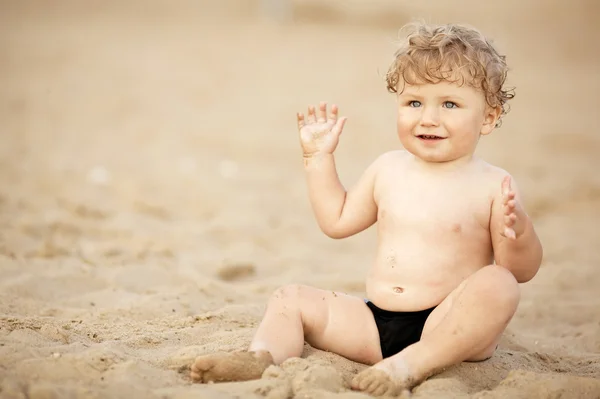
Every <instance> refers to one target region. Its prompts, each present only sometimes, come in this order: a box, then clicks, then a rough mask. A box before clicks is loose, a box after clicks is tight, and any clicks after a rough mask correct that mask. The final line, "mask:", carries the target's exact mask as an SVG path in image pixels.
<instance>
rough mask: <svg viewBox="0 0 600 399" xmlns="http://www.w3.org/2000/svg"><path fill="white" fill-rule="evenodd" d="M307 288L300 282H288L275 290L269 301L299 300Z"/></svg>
mask: <svg viewBox="0 0 600 399" xmlns="http://www.w3.org/2000/svg"><path fill="white" fill-rule="evenodd" d="M305 288H306V287H304V286H303V285H300V284H286V285H284V286H281V287H279V288H277V289H276V290H275V292H273V294H272V295H271V299H270V300H269V302H297V301H298V299H300V297H301V296H302V293H303V291H304V290H305Z"/></svg>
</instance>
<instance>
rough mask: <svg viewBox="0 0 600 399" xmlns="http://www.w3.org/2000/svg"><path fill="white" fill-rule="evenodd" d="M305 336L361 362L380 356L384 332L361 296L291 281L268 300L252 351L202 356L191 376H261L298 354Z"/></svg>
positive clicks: (233, 378)
mask: <svg viewBox="0 0 600 399" xmlns="http://www.w3.org/2000/svg"><path fill="white" fill-rule="evenodd" d="M358 326H360V328H358ZM305 341H306V342H308V343H309V344H310V345H311V346H313V347H315V348H317V349H322V350H327V351H330V352H334V353H337V354H339V355H341V356H344V357H346V358H348V359H351V360H354V361H357V362H361V363H365V364H375V363H377V362H378V361H380V360H381V349H380V346H379V332H378V331H377V326H376V325H375V320H374V319H373V314H372V313H371V310H370V309H369V308H368V307H367V305H366V304H365V303H364V301H363V300H362V299H361V298H357V297H353V296H350V295H345V294H342V293H336V292H332V291H324V290H320V289H317V288H312V287H307V286H302V285H288V286H285V287H282V288H280V289H278V290H277V291H276V292H275V293H274V294H273V296H272V297H271V299H270V300H269V302H268V304H267V310H266V312H265V315H264V317H263V319H262V321H261V323H260V325H259V327H258V329H257V331H256V334H255V336H254V339H253V340H252V343H251V344H250V348H249V351H248V352H238V353H231V354H222V353H221V354H212V355H206V356H200V357H198V358H197V359H196V361H195V363H194V364H193V365H192V372H191V377H192V379H193V380H196V381H202V382H207V381H239V380H247V379H255V378H260V376H261V375H262V372H263V371H264V370H265V369H266V368H267V367H268V366H269V365H271V364H279V363H281V362H283V361H284V360H286V359H288V358H290V357H299V356H300V355H301V354H302V350H303V348H304V342H305Z"/></svg>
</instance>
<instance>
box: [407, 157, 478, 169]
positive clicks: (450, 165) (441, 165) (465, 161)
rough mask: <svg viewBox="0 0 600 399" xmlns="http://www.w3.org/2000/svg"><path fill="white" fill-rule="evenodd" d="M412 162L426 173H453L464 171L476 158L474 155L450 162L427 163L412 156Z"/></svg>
mask: <svg viewBox="0 0 600 399" xmlns="http://www.w3.org/2000/svg"><path fill="white" fill-rule="evenodd" d="M413 161H414V164H415V166H416V167H418V168H419V169H421V170H423V171H425V172H428V173H454V172H460V171H462V170H465V169H466V168H468V167H469V166H470V165H472V164H473V163H475V162H477V161H478V158H477V157H475V155H474V154H468V155H465V156H464V157H461V158H458V159H454V160H451V161H445V162H429V161H425V160H423V159H421V158H419V157H417V156H415V155H413Z"/></svg>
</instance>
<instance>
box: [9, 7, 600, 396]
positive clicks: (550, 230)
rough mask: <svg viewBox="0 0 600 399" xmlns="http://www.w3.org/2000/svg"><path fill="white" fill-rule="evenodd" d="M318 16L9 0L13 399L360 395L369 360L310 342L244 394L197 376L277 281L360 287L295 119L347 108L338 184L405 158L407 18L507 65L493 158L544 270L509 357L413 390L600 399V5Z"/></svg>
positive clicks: (507, 341) (368, 235)
mask: <svg viewBox="0 0 600 399" xmlns="http://www.w3.org/2000/svg"><path fill="white" fill-rule="evenodd" d="M83 3H85V5H84V4H83ZM318 3H319V2H318V1H316V0H310V1H308V0H304V1H302V0H297V1H295V2H294V15H293V20H292V21H289V20H288V21H283V22H276V21H274V20H272V19H271V20H269V19H268V18H267V19H265V18H264V17H261V16H260V15H259V13H258V11H257V10H258V5H257V3H256V1H241V0H240V1H239V2H235V1H232V0H227V1H223V2H209V1H195V2H194V1H191V0H190V1H176V2H158V1H154V2H141V1H140V2H137V1H130V2H117V1H88V2H76V1H72V2H66V1H63V0H60V1H52V2H50V1H28V2H25V1H21V2H19V1H7V0H2V1H0V135H1V136H0V397H2V398H31V399H33V398H79V397H82V398H88V397H89V398H106V397H110V398H133V397H136V398H137V397H140V398H141V397H144V398H188V397H189V398H191V397H194V398H233V397H243V398H252V397H269V398H276V399H278V398H291V397H297V398H300V397H306V398H324V397H327V398H330V397H339V398H360V397H366V395H362V394H358V393H354V392H351V391H349V390H348V381H349V379H350V378H351V377H352V375H353V374H354V373H356V372H357V371H359V370H361V369H362V367H364V366H362V365H359V364H356V363H353V362H350V361H348V360H346V359H343V358H340V357H339V356H336V355H333V354H330V353H323V352H320V351H317V350H313V349H311V348H309V347H307V348H306V353H305V355H304V357H303V358H302V359H292V360H290V361H288V362H286V363H285V364H284V365H282V367H281V368H278V369H274V370H271V372H270V373H269V374H268V375H265V376H264V378H263V379H262V380H259V381H252V382H246V383H232V384H214V385H193V384H191V383H190V381H189V379H188V372H189V364H190V362H191V361H192V359H194V357H195V356H197V355H200V354H204V353H209V352H213V351H233V350H240V349H245V348H246V347H247V345H248V344H249V342H250V340H251V337H252V334H253V330H254V328H255V327H256V326H257V324H258V322H259V320H260V318H261V315H262V312H263V309H264V304H265V302H266V300H267V298H268V297H269V295H270V294H271V292H272V291H273V290H274V289H276V288H277V287H278V286H281V285H283V284H286V283H292V282H293V283H305V284H310V285H314V286H318V287H321V288H327V289H331V290H340V291H344V292H348V293H352V294H356V295H363V289H364V285H363V279H364V276H365V273H366V270H367V267H368V265H369V263H370V262H371V260H372V258H373V254H374V244H375V235H374V232H373V230H369V231H367V232H365V233H362V234H360V235H358V236H356V237H352V238H349V239H346V240H341V241H335V240H331V239H328V238H327V237H325V236H324V235H323V234H322V233H321V232H320V231H319V230H318V228H317V226H316V223H315V221H314V218H313V217H312V213H311V210H310V207H309V203H308V199H307V194H306V187H305V183H304V180H303V170H302V162H301V158H300V150H299V146H298V141H297V136H296V130H295V112H296V111H298V110H302V109H304V108H305V107H306V105H308V104H309V103H316V102H317V101H319V100H322V99H323V100H327V101H331V102H337V103H338V104H340V107H341V112H342V113H343V114H345V115H348V116H349V121H348V124H347V128H346V130H345V132H344V136H343V140H342V142H341V145H340V147H339V149H338V152H337V154H338V167H339V172H340V175H341V178H342V180H343V181H344V183H345V184H348V185H349V184H351V183H352V182H353V181H354V180H355V179H356V178H357V177H358V175H359V174H360V173H361V171H362V170H363V169H364V168H365V167H366V166H367V165H368V164H369V163H370V162H371V161H372V160H373V159H374V158H375V157H376V156H377V155H378V154H379V153H381V152H383V151H387V150H389V149H391V148H397V147H399V144H398V142H397V139H396V137H395V132H394V123H395V121H394V101H393V98H392V97H391V95H390V94H388V93H387V92H386V90H385V85H384V83H383V74H384V72H385V69H386V67H387V63H388V61H390V59H391V55H392V51H393V40H394V39H395V38H396V35H397V29H398V28H399V27H400V26H401V25H402V24H404V23H405V22H407V21H408V20H409V19H411V18H414V17H422V18H425V19H426V20H430V21H436V22H446V21H455V22H466V23H471V24H474V25H477V26H478V27H480V28H481V29H483V30H484V31H485V32H486V33H487V34H489V35H490V36H492V37H493V38H494V40H495V42H496V43H497V45H498V46H499V47H500V49H501V50H502V51H503V52H504V53H506V54H507V56H508V61H509V63H510V64H511V66H512V74H511V76H510V84H511V85H514V86H516V88H517V91H516V92H517V97H516V98H515V100H514V101H513V104H512V111H511V112H510V113H509V115H508V116H507V117H506V118H505V121H504V125H503V126H502V128H501V129H499V130H497V131H496V132H495V133H494V134H493V135H492V136H489V137H486V138H485V139H484V140H483V141H482V143H481V146H480V148H479V154H480V155H481V156H483V157H484V158H486V159H487V160H488V161H490V162H492V163H496V164H498V165H499V166H501V167H504V168H506V169H508V170H509V171H510V172H511V173H512V174H513V175H514V176H515V178H516V180H517V182H518V183H519V185H520V187H521V189H522V191H523V192H524V195H525V202H526V205H527V207H528V210H529V211H530V213H531V215H532V216H533V217H534V219H535V223H536V226H537V229H538V232H539V235H540V236H541V238H542V241H543V243H544V245H545V259H544V263H543V267H542V269H541V270H540V272H539V274H538V275H537V276H536V278H535V279H534V280H533V281H531V282H529V283H527V284H525V285H523V287H522V292H523V295H522V302H521V305H520V308H519V310H518V313H517V314H516V316H515V317H514V319H513V321H512V322H511V324H510V326H509V328H508V330H507V332H506V334H505V337H504V339H503V341H502V344H501V346H500V348H499V350H498V352H497V354H496V355H495V356H494V357H493V358H492V359H491V360H489V361H486V362H483V363H477V364H462V365H459V366H456V367H453V368H451V369H449V370H447V371H445V372H444V373H442V374H440V375H438V376H436V377H434V378H432V379H430V380H428V381H427V382H425V383H423V384H422V385H421V386H420V387H418V388H417V389H416V390H415V391H414V395H413V396H414V397H416V398H438V397H444V398H463V397H473V398H549V397H552V398H558V397H561V398H599V397H600V296H599V294H598V287H599V286H600V269H599V267H600V252H599V250H598V247H599V244H600V234H599V233H598V224H599V222H600V174H599V173H598V171H597V169H598V167H600V162H599V161H598V160H597V158H595V157H596V156H597V154H598V152H599V151H600V139H599V135H598V134H599V131H598V126H599V123H598V122H599V121H600V120H599V119H600V118H599V117H598V93H599V92H600V82H599V78H598V70H599V66H600V63H599V51H598V39H599V37H600V30H599V28H597V27H594V25H595V26H598V24H599V22H600V17H599V15H600V6H599V5H598V4H599V3H597V2H595V1H593V0H589V1H584V0H579V1H573V2H571V3H569V4H570V5H569V6H565V4H567V3H566V2H559V1H548V2H542V1H539V2H535V1H533V0H532V1H528V2H518V1H516V0H506V1H501V2H495V3H484V2H477V1H458V2H456V1H455V2H452V3H451V4H450V2H443V1H429V2H409V1H384V0H380V1H373V2H372V3H371V6H370V7H367V6H366V5H365V2H362V3H361V2H359V1H352V2H346V3H343V2H342V1H340V0H337V1H332V2H329V3H328V4H329V6H328V7H327V8H324V7H323V6H318ZM342 3H343V4H342ZM425 3H426V4H425ZM319 7H320V8H319Z"/></svg>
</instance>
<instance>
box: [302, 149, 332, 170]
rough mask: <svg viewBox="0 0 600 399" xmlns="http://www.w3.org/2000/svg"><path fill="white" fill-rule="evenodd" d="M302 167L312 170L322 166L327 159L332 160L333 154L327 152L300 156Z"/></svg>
mask: <svg viewBox="0 0 600 399" xmlns="http://www.w3.org/2000/svg"><path fill="white" fill-rule="evenodd" d="M302 159H303V162H304V166H305V167H306V168H312V167H315V166H318V165H320V164H322V163H323V162H325V161H327V160H328V159H333V154H332V153H328V152H317V153H312V154H306V153H304V154H302Z"/></svg>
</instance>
